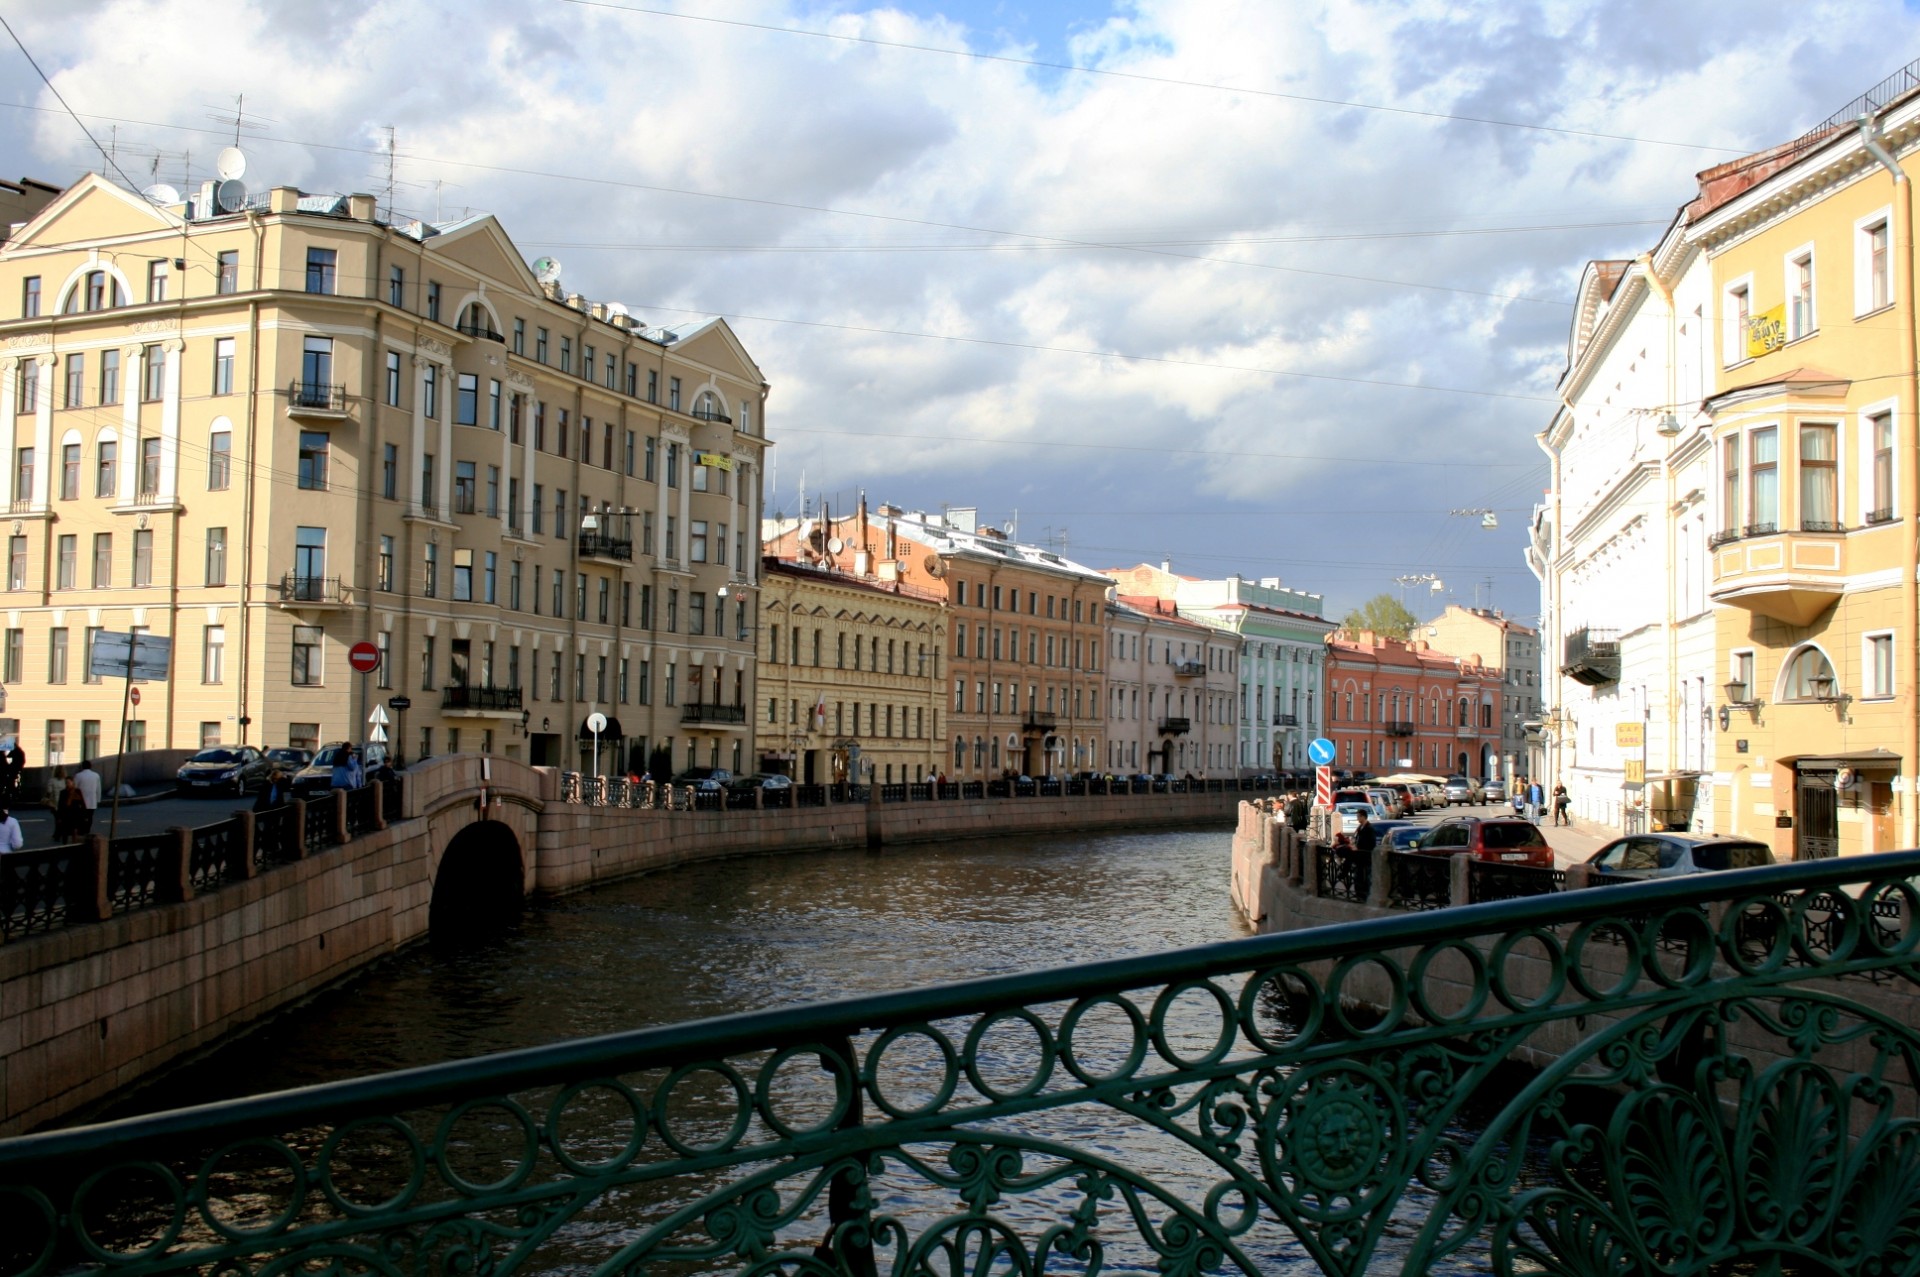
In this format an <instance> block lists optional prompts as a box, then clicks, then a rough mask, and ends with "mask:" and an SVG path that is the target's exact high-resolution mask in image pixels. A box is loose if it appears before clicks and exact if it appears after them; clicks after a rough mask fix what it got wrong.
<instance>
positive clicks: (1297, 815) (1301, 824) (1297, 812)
mask: <svg viewBox="0 0 1920 1277" xmlns="http://www.w3.org/2000/svg"><path fill="white" fill-rule="evenodd" d="M1287 823H1288V824H1289V825H1292V826H1293V831H1294V832H1295V833H1297V834H1298V833H1305V832H1306V829H1307V796H1306V795H1305V794H1303V793H1301V792H1300V791H1299V790H1295V791H1294V794H1293V797H1292V798H1289V799H1288V800H1287Z"/></svg>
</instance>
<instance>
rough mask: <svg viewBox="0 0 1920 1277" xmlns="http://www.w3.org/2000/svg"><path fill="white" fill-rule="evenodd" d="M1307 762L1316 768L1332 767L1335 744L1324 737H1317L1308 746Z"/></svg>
mask: <svg viewBox="0 0 1920 1277" xmlns="http://www.w3.org/2000/svg"><path fill="white" fill-rule="evenodd" d="M1307 761H1308V762H1310V763H1312V764H1313V765H1314V766H1315V767H1327V766H1330V765H1331V764H1332V763H1333V742H1332V741H1330V740H1328V739H1327V738H1326V737H1324V736H1319V737H1316V738H1315V739H1314V742H1313V743H1312V744H1311V745H1308V746H1307Z"/></svg>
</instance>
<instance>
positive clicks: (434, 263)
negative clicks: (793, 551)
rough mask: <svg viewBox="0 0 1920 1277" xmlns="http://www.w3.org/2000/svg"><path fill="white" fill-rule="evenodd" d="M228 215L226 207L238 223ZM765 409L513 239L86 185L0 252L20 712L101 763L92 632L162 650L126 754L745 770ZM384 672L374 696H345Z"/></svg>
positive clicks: (14, 660) (733, 379) (689, 349)
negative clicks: (324, 747)
mask: <svg viewBox="0 0 1920 1277" xmlns="http://www.w3.org/2000/svg"><path fill="white" fill-rule="evenodd" d="M230 202H231V201H230ZM766 393H767V387H766V384H765V382H764V380H763V379H762V377H761V375H760V373H759V370H758V369H757V367H756V366H755V365H754V363H753V361H752V360H751V358H750V357H749V356H748V355H747V353H746V352H745V350H744V349H743V348H742V347H741V345H740V343H739V342H738V341H737V339H736V338H735V337H734V336H733V334H732V332H731V330H730V329H729V328H728V327H727V325H726V324H725V323H724V322H723V321H718V320H714V321H709V322H707V323H704V324H698V325H690V326H688V327H686V328H683V329H681V330H680V331H678V332H668V331H665V330H662V329H659V328H650V327H647V326H645V325H642V324H640V323H639V322H637V321H635V320H633V319H632V318H630V317H629V316H628V315H627V314H626V312H625V310H624V309H623V308H620V307H617V306H606V305H602V304H598V303H592V302H589V301H587V300H586V299H584V298H582V297H580V296H579V295H578V294H574V293H569V292H567V291H566V289H565V287H564V286H563V285H562V284H561V283H560V282H559V280H558V278H557V272H556V271H554V270H549V271H548V272H547V273H546V274H545V275H543V276H539V277H536V275H535V274H534V273H533V272H532V271H531V270H530V269H529V268H528V266H527V265H526V264H525V262H524V261H523V259H522V257H521V255H520V254H519V252H518V251H517V250H516V249H515V248H514V246H513V244H512V242H511V241H510V240H509V239H508V238H507V235H506V233H505V231H504V230H503V229H502V228H501V226H500V225H499V223H498V222H497V221H495V220H494V219H493V218H492V217H489V216H476V217H471V218H468V219H465V220H463V221H459V222H453V223H446V224H440V225H423V224H420V223H413V224H411V225H404V226H400V225H389V224H387V223H386V222H384V221H382V220H380V219H379V218H378V217H377V216H376V210H375V201H374V199H373V198H372V197H371V196H366V195H351V196H313V195H305V194H302V193H301V192H299V191H296V190H293V189H291V188H277V189H275V190H273V191H271V192H267V193H265V194H261V195H257V196H250V197H247V198H246V199H245V200H244V201H240V202H237V205H236V206H235V207H233V208H232V209H231V210H228V209H224V208H221V207H217V206H216V205H215V204H214V203H213V201H212V199H211V192H210V191H203V192H202V193H201V194H200V195H199V196H198V197H197V198H196V199H193V200H191V201H189V202H188V203H185V204H181V205H174V206H171V207H160V206H156V205H154V204H151V203H149V202H148V201H147V200H145V199H142V198H140V197H138V196H135V195H133V194H131V193H129V192H126V191H124V190H121V189H120V188H119V187H117V186H115V185H113V184H112V183H110V182H107V181H105V180H104V179H101V178H99V177H96V176H89V177H87V178H85V179H83V180H82V181H81V182H79V183H77V184H76V185H75V186H74V187H73V188H71V189H69V190H68V191H66V192H64V193H62V194H61V195H60V196H59V197H58V198H56V199H55V200H53V201H52V202H51V203H50V204H49V205H48V206H47V207H46V208H44V209H43V210H41V211H40V213H39V214H38V215H36V216H35V217H34V218H33V219H32V220H31V221H30V222H29V223H28V224H27V225H26V226H24V227H23V228H21V230H20V232H19V233H17V234H16V235H15V236H14V237H13V239H12V240H11V241H10V242H9V243H8V245H7V246H6V248H5V249H4V250H3V251H0V458H4V464H0V501H4V502H5V503H6V505H7V507H8V508H9V510H10V514H11V524H10V527H9V531H8V537H9V540H8V576H7V578H6V580H5V582H4V585H5V587H6V589H5V595H6V600H5V608H6V617H5V621H6V626H5V647H4V657H5V669H4V677H5V680H6V683H7V693H8V702H7V709H6V715H7V717H8V718H10V719H12V720H14V725H15V726H16V728H17V730H18V731H19V732H20V734H21V740H22V743H23V744H24V746H25V747H26V749H27V751H28V755H29V759H30V761H31V762H35V763H38V762H41V761H69V762H71V761H77V760H78V759H79V758H80V757H81V756H82V755H85V754H93V753H98V752H101V751H103V750H104V751H105V752H112V749H113V744H114V741H115V738H116V736H117V732H118V727H119V719H120V704H121V691H122V688H121V686H120V684H119V682H118V681H117V680H113V679H105V680H101V679H96V678H94V677H93V676H91V675H89V673H88V659H87V654H88V651H89V649H90V647H91V646H92V644H93V642H94V638H95V636H96V635H97V634H99V633H117V632H126V631H129V630H144V631H146V632H148V633H151V634H153V635H156V636H164V637H166V638H169V639H171V640H172V648H173V651H172V676H171V678H170V680H168V681H167V682H165V683H158V682H156V683H154V684H152V685H150V686H148V687H146V688H144V689H143V693H144V694H143V698H142V702H141V705H140V707H139V710H138V711H137V715H138V722H137V724H136V726H135V730H134V732H133V741H132V743H133V744H134V745H135V746H136V747H137V746H140V745H144V746H146V747H151V748H158V747H163V746H168V747H176V748H178V747H195V746H198V745H200V744H202V743H212V742H220V743H229V744H230V743H236V742H244V743H248V744H254V745H260V746H274V745H283V744H289V743H291V744H295V745H312V744H315V743H318V742H322V741H327V740H364V739H366V738H367V736H368V735H369V728H368V719H369V717H370V716H371V713H372V710H373V708H374V707H375V705H376V704H382V705H384V704H386V703H388V702H389V701H390V700H391V699H392V698H395V697H399V698H402V699H403V703H406V702H410V704H408V705H407V708H406V710H405V711H404V712H401V711H399V710H394V711H390V714H389V717H390V718H391V720H392V721H391V723H390V725H389V726H388V727H387V728H386V731H387V733H388V735H389V736H390V737H391V739H392V744H393V748H394V750H395V752H396V753H398V754H399V755H400V756H401V758H402V759H403V760H404V761H412V760H413V759H416V758H418V757H421V756H424V755H428V754H439V753H449V752H477V751H487V752H497V753H500V754H502V755H504V756H507V757H515V758H520V759H523V760H526V761H530V762H535V763H548V764H557V765H568V766H572V765H577V764H579V763H581V762H584V761H586V760H587V759H589V758H590V757H591V756H592V754H591V751H592V744H593V742H592V740H591V738H590V736H588V734H587V733H586V732H585V730H584V728H585V723H586V720H587V718H588V716H589V715H590V714H591V713H593V712H594V711H596V710H597V711H599V712H601V713H604V714H605V715H606V717H607V719H608V725H607V729H606V731H605V732H604V733H603V734H602V736H601V739H600V748H601V753H600V759H601V765H602V770H612V769H614V768H615V767H618V766H628V765H632V766H642V765H645V764H646V763H647V762H648V761H649V759H652V760H656V761H657V760H659V759H661V758H666V759H670V760H671V765H672V766H673V767H674V768H676V769H677V768H679V767H682V766H685V765H687V764H688V763H689V762H698V763H703V764H704V763H710V762H715V761H717V762H718V763H719V764H721V765H727V764H729V763H735V762H742V763H744V762H749V761H750V760H751V758H752V757H753V745H752V722H751V718H752V715H750V714H749V713H748V712H747V709H746V707H747V706H748V705H749V704H751V703H752V701H753V690H752V688H753V668H752V667H753V660H752V657H753V644H752V640H751V637H750V636H751V632H752V621H753V613H754V610H755V608H754V605H753V604H752V602H751V596H752V594H753V592H754V587H755V584H756V578H757V573H758V567H759V554H758V536H757V532H758V527H759V501H760V476H761V473H762V465H763V461H762V458H763V455H764V452H765V448H766V447H767V443H766V439H765V433H764V431H765V419H766V418H765V401H766ZM357 643H367V644H371V645H373V647H374V649H375V650H376V651H377V652H378V653H379V657H380V663H379V668H378V669H377V670H376V671H375V672H373V673H370V674H366V675H360V674H355V673H352V672H350V670H349V668H348V663H347V653H348V649H349V648H350V647H351V646H352V645H354V644H357Z"/></svg>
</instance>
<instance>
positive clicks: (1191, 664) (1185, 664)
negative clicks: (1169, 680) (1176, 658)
mask: <svg viewBox="0 0 1920 1277" xmlns="http://www.w3.org/2000/svg"><path fill="white" fill-rule="evenodd" d="M1173 675H1174V677H1175V678H1205V677H1206V676H1207V665H1206V662H1205V661H1180V662H1178V663H1177V664H1175V665H1174V667H1173Z"/></svg>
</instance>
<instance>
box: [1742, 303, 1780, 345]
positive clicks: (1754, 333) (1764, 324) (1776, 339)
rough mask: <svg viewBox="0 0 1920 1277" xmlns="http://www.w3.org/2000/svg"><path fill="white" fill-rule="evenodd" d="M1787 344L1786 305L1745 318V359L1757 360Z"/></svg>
mask: <svg viewBox="0 0 1920 1277" xmlns="http://www.w3.org/2000/svg"><path fill="white" fill-rule="evenodd" d="M1786 344H1787V304H1786V303H1785V302H1781V303H1780V304H1779V305H1778V306H1775V307H1773V308H1772V309H1771V310H1763V311H1761V312H1759V313H1758V314H1755V315H1749V316H1747V358H1748V359H1758V358H1759V357H1760V356H1762V355H1768V354H1772V353H1773V352H1774V351H1776V350H1778V349H1780V347H1782V346H1784V345H1786Z"/></svg>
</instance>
